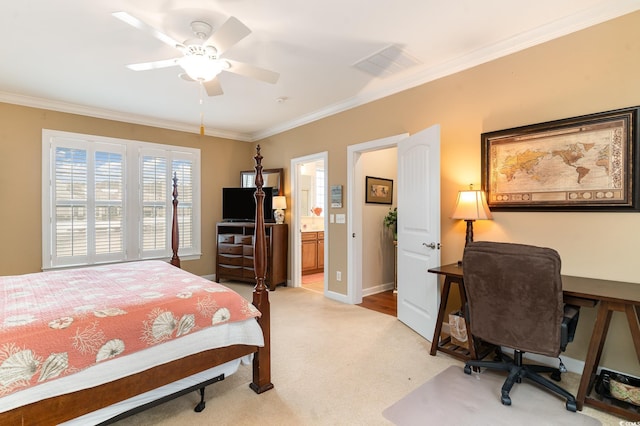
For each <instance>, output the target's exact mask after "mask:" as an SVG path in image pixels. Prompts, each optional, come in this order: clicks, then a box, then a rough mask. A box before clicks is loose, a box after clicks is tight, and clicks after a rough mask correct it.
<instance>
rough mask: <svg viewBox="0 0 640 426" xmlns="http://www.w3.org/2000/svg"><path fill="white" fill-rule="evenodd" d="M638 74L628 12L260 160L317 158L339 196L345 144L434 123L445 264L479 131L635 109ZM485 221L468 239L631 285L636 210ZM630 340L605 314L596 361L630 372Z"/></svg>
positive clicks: (457, 242)
mask: <svg viewBox="0 0 640 426" xmlns="http://www.w3.org/2000/svg"><path fill="white" fill-rule="evenodd" d="M639 69H640V13H634V14H631V15H627V16H625V17H622V18H618V19H615V20H613V21H610V22H607V23H604V24H601V25H598V26H595V27H592V28H589V29H586V30H583V31H580V32H578V33H575V34H572V35H569V36H566V37H562V38H560V39H558V40H554V41H551V42H548V43H545V44H542V45H540V46H536V47H533V48H530V49H527V50H525V51H522V52H519V53H516V54H513V55H509V56H507V57H505V58H501V59H498V60H495V61H492V62H489V63H486V64H483V65H480V66H477V67H475V68H472V69H469V70H467V71H464V72H460V73H458V74H455V75H452V76H449V77H446V78H442V79H439V80H437V81H434V82H431V83H428V84H424V85H422V86H420V87H417V88H415V89H411V90H408V91H405V92H403V93H400V94H397V95H393V96H390V97H388V98H385V99H382V100H379V101H376V102H372V103H369V104H367V105H364V106H362V107H359V108H355V109H352V110H349V111H346V112H343V113H341V114H337V115H334V116H332V117H329V118H326V119H323V120H320V121H317V122H314V123H311V124H309V125H306V126H302V127H299V128H297V129H294V130H291V131H288V132H285V133H282V134H279V135H276V136H273V137H269V138H267V139H265V140H263V141H261V142H260V143H261V144H262V146H263V152H264V155H265V158H270V157H271V155H273V154H275V153H277V155H279V156H282V157H284V158H285V159H290V158H292V157H299V156H303V155H309V154H312V153H315V152H320V151H325V150H326V151H328V153H329V161H328V178H329V182H328V184H329V185H344V187H345V197H347V196H348V194H347V192H348V190H349V188H347V186H346V184H347V170H346V154H347V146H348V145H352V144H357V143H361V142H366V141H370V140H375V139H379V138H383V137H386V136H391V135H395V134H399V133H403V132H408V133H416V132H418V131H419V130H421V129H425V128H427V127H429V126H431V125H433V124H436V123H437V124H440V126H441V171H442V176H441V182H442V183H441V191H442V195H441V205H442V224H441V235H442V241H441V242H442V245H443V250H442V261H443V262H444V263H451V262H454V261H456V260H457V259H459V258H460V255H461V253H462V249H463V246H464V238H463V235H464V227H465V225H464V222H463V221H455V220H452V219H450V218H449V217H450V215H451V209H452V208H453V205H454V202H455V196H456V194H457V191H458V190H460V189H464V188H467V185H468V184H469V183H474V184H476V187H479V186H480V180H481V178H480V134H481V133H483V132H488V131H493V130H500V129H506V128H510V127H516V126H521V125H527V124H534V123H540V122H545V121H551V120H557V119H562V118H567V117H573V116H578V115H583V114H590V113H595V112H600V111H607V110H612V109H616V108H624V107H629V106H635V105H638V104H640V77H639V74H638V70H639ZM345 199H346V198H345ZM344 205H345V206H346V203H345V204H344ZM332 213H346V209H342V210H336V211H335V212H334V211H332ZM494 219H495V220H493V221H481V222H476V226H475V236H476V239H477V240H481V239H486V240H496V241H512V242H520V243H529V244H537V245H543V246H549V247H553V248H555V249H557V250H558V251H559V252H560V255H561V256H562V260H563V269H562V271H563V273H565V274H571V275H581V276H587V277H597V278H606V279H614V280H621V281H629V282H634V283H639V284H640V270H639V269H638V260H637V256H638V253H640V214H639V213H522V212H521V213H515V212H514V213H509V212H496V213H495V214H494ZM346 234H347V231H346V227H345V226H344V225H336V224H330V225H329V259H328V262H329V272H330V273H329V288H330V289H331V290H333V291H336V292H340V293H343V294H344V293H346V282H345V280H343V281H341V282H337V281H335V271H337V270H339V271H342V276H343V277H345V276H347V274H346V271H347V270H348V266H347V264H346V258H347V252H346V250H347V235H346ZM638 291H640V285H639V287H638ZM594 317H595V314H594V312H593V309H583V313H582V318H581V322H580V326H579V330H578V333H579V335H578V341H577V342H576V343H575V344H574V345H572V346H571V347H570V349H569V351H568V353H567V354H568V355H569V356H571V357H574V358H578V359H584V353H585V351H586V346H587V342H588V338H589V333H590V330H591V327H592V325H593V321H594ZM629 338H630V333H629V331H628V327H627V325H626V323H625V322H624V321H623V318H622V316H621V315H619V314H617V313H616V314H615V315H614V319H613V324H612V332H611V333H610V335H609V338H608V344H607V346H606V348H605V352H604V358H603V359H604V363H605V365H607V366H609V368H612V369H616V368H617V369H621V370H623V371H627V372H630V373H632V374H633V372H635V373H636V374H639V373H640V367H639V366H638V363H637V361H636V360H635V354H634V349H633V347H632V346H631V345H630V344H629Z"/></svg>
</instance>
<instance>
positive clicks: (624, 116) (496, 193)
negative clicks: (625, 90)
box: [481, 107, 640, 211]
mask: <svg viewBox="0 0 640 426" xmlns="http://www.w3.org/2000/svg"><path fill="white" fill-rule="evenodd" d="M639 109H640V107H633V108H625V109H619V110H615V111H607V112H601V113H596V114H590V115H584V116H580V117H573V118H567V119H563V120H557V121H551V122H546V123H540V124H533V125H529V126H523V127H517V128H513V129H506V130H499V131H495V132H489V133H483V134H482V136H481V142H482V147H481V150H482V188H483V189H484V190H485V191H486V193H487V201H488V204H489V207H490V208H491V210H496V211H500V210H502V211H508V210H512V211H638V210H640V208H639V202H638V200H639V198H640V197H639V194H640V179H639V175H638V172H639V164H640V157H639V156H640V152H639V151H638V149H639V146H640V141H639V133H638V126H639V125H640V122H639V121H638V120H639V115H638V111H639Z"/></svg>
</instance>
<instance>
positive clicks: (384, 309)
mask: <svg viewBox="0 0 640 426" xmlns="http://www.w3.org/2000/svg"><path fill="white" fill-rule="evenodd" d="M397 302H398V295H397V294H396V293H394V292H393V290H389V291H385V292H382V293H377V294H372V295H371V296H367V297H363V298H362V303H360V304H359V305H358V306H362V307H363V308H367V309H371V310H372V311H376V312H381V313H383V314H387V315H392V316H394V317H396V316H398V303H397Z"/></svg>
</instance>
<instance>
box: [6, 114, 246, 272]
mask: <svg viewBox="0 0 640 426" xmlns="http://www.w3.org/2000/svg"><path fill="white" fill-rule="evenodd" d="M42 129H54V130H63V131H67V132H76V133H85V134H91V135H99V136H107V137H114V138H121V139H132V140H140V141H146V142H156V143H164V144H170V145H178V146H188V147H192V148H199V149H200V150H201V155H202V175H201V180H202V191H201V193H202V257H201V259H200V260H197V261H195V260H194V261H188V262H184V264H183V267H184V269H187V270H189V271H190V272H193V273H195V274H198V275H209V274H214V273H215V262H214V259H215V257H214V255H215V223H216V222H217V221H219V220H220V215H221V206H220V201H221V197H222V196H221V188H222V187H223V186H239V184H240V170H243V169H250V168H252V167H253V162H252V156H253V155H254V147H253V146H252V144H249V143H244V142H238V141H232V140H226V139H218V138H213V137H206V136H205V137H201V136H199V135H197V134H191V133H184V132H176V131H171V130H164V129H158V128H153V127H146V126H139V125H134V124H126V123H120V122H115V121H109V120H101V119H96V118H88V117H84V116H79V115H73V114H64V113H59V112H53V111H47V110H40V109H34V108H26V107H20V106H16V105H9V104H3V103H0V184H1V185H2V189H1V190H0V194H1V197H0V198H1V200H2V201H1V202H2V209H0V235H2V245H1V246H0V259H1V262H0V275H13V274H22V273H28V272H37V271H39V270H41V268H42V232H41V219H40V217H41V211H42V207H41V206H42V188H41V186H42V180H41V179H42V172H41V169H42V166H41V165H42Z"/></svg>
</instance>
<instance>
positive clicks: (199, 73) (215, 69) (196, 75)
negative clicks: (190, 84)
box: [179, 54, 223, 82]
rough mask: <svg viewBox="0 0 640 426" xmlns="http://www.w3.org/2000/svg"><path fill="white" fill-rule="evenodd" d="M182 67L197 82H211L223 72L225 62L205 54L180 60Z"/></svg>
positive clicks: (191, 55) (193, 55) (188, 56)
mask: <svg viewBox="0 0 640 426" xmlns="http://www.w3.org/2000/svg"><path fill="white" fill-rule="evenodd" d="M179 64H180V67H182V69H183V70H184V71H185V72H186V73H187V75H188V76H189V77H191V78H192V79H194V80H195V81H202V82H204V81H211V80H213V79H214V78H215V77H216V76H217V75H218V74H220V73H221V72H222V68H223V62H222V61H219V60H216V59H211V58H210V57H209V56H206V55H204V54H190V55H186V56H184V57H182V58H180V61H179Z"/></svg>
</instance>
